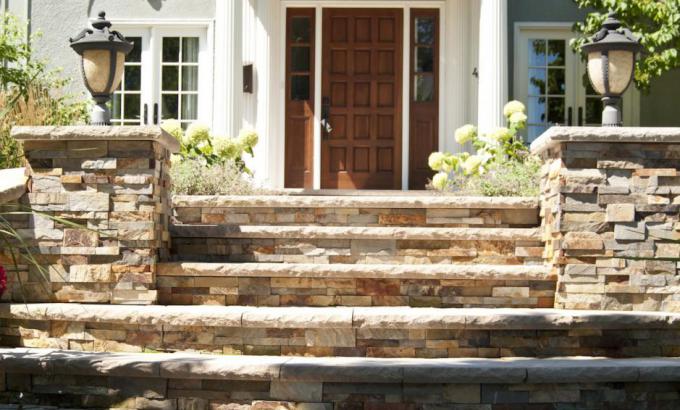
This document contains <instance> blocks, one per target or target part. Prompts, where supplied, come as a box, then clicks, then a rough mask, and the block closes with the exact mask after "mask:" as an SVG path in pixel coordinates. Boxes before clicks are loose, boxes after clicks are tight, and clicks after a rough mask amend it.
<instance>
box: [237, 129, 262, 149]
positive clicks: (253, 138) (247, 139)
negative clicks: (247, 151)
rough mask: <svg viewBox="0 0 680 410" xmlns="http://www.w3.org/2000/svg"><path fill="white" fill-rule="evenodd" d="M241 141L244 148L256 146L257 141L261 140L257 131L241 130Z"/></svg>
mask: <svg viewBox="0 0 680 410" xmlns="http://www.w3.org/2000/svg"><path fill="white" fill-rule="evenodd" d="M238 138H239V142H240V143H241V145H243V147H244V148H246V147H250V148H252V147H254V146H255V145H257V142H258V141H259V137H258V135H257V132H255V131H253V130H241V132H240V134H239V136H238Z"/></svg>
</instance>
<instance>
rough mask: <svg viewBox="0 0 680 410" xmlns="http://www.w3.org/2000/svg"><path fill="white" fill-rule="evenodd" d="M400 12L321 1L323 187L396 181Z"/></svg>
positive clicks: (392, 185)
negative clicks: (337, 6)
mask: <svg viewBox="0 0 680 410" xmlns="http://www.w3.org/2000/svg"><path fill="white" fill-rule="evenodd" d="M402 19H403V16H402V11H401V10H399V9H324V12H323V41H324V44H323V47H322V48H323V56H322V60H323V63H322V64H323V66H322V67H323V68H322V90H321V92H322V96H323V100H324V101H327V102H328V111H327V113H326V114H327V115H326V117H327V118H324V120H325V121H327V122H328V124H329V127H323V126H322V142H321V156H322V157H321V187H322V188H337V189H352V188H357V189H400V188H401V138H402V136H401V121H402V120H401V118H402V117H401V94H402V90H401V83H402V24H403V20H402Z"/></svg>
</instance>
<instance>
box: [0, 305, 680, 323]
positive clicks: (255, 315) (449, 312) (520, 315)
mask: <svg viewBox="0 0 680 410" xmlns="http://www.w3.org/2000/svg"><path fill="white" fill-rule="evenodd" d="M0 318H1V319H19V320H53V321H64V322H98V323H125V324H130V325H155V326H159V325H160V326H202V327H244V328H281V329H284V328H307V329H310V328H328V329H348V328H357V329H359V328H365V329H489V330H491V329H504V330H527V329H528V330H550V329H622V330H632V329H680V313H668V312H608V311H600V310H591V311H589V310H559V309H524V308H515V309H513V308H501V309H491V308H446V309H440V308H411V307H402V306H398V307H254V306H211V305H202V306H186V305H172V306H161V305H146V306H135V305H97V304H76V303H28V304H27V303H14V304H9V303H7V304H0Z"/></svg>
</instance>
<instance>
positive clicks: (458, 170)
mask: <svg viewBox="0 0 680 410" xmlns="http://www.w3.org/2000/svg"><path fill="white" fill-rule="evenodd" d="M503 113H504V115H505V118H506V120H507V122H508V126H507V127H499V128H497V129H495V130H493V131H491V132H489V133H487V134H483V135H480V134H479V133H478V131H477V127H475V126H474V125H471V124H468V125H465V126H463V127H461V128H459V129H457V130H456V132H455V134H454V137H455V139H456V141H457V142H458V143H459V144H465V143H467V142H471V143H472V146H473V147H474V148H475V149H476V153H475V154H470V153H469V152H463V153H460V154H451V153H448V152H433V153H432V154H430V157H429V160H428V163H429V166H430V168H431V169H432V170H433V171H437V174H436V175H435V176H434V177H433V178H432V184H431V186H432V187H433V188H435V189H437V190H440V191H458V192H459V193H473V194H478V195H487V196H496V195H521V194H524V193H526V192H533V190H532V189H531V187H532V186H533V185H534V184H535V187H536V191H537V190H538V181H537V175H538V169H537V167H536V165H535V164H536V163H537V162H538V160H537V159H535V158H533V157H531V156H530V155H529V150H528V149H527V146H526V145H525V144H524V142H523V141H522V138H521V137H520V136H519V135H518V132H519V131H520V130H522V129H523V128H524V127H525V126H526V121H527V116H526V114H525V107H524V104H522V103H521V102H519V101H510V102H509V103H507V104H506V105H505V107H504V110H503ZM509 175H514V176H515V177H521V178H520V179H519V180H517V181H514V182H513V181H512V180H508V179H507V178H508V176H509ZM482 177H483V178H482ZM515 182H516V183H515ZM527 184H528V186H526V185H527Z"/></svg>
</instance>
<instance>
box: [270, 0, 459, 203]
mask: <svg viewBox="0 0 680 410" xmlns="http://www.w3.org/2000/svg"><path fill="white" fill-rule="evenodd" d="M446 3H447V2H446V0H431V1H413V0H409V1H404V0H401V1H396V0H395V1H384V0H382V1H381V0H377V1H376V0H365V1H361V2H355V1H326V0H282V1H281V16H282V18H281V21H282V23H281V25H280V26H281V27H280V30H279V31H280V32H279V35H280V43H279V47H280V49H281V50H285V49H286V23H285V22H286V19H285V16H286V9H288V8H291V7H306V8H314V9H315V10H316V18H315V24H316V27H315V30H314V33H315V36H316V37H315V39H316V40H315V43H314V44H315V49H314V60H315V61H314V137H313V141H314V158H313V173H312V175H313V177H312V180H313V183H312V186H313V189H320V188H321V126H320V121H321V117H320V115H321V80H322V69H323V67H322V66H321V64H322V53H323V50H322V48H321V47H322V45H323V41H322V40H323V38H322V37H323V28H322V25H323V9H324V8H374V9H379V8H392V9H402V10H403V19H404V21H403V25H404V26H403V43H402V60H403V61H402V114H401V118H402V124H401V144H402V145H401V189H402V190H404V191H407V190H408V186H409V169H410V168H409V138H410V135H409V134H410V115H409V112H410V111H409V109H410V98H411V95H410V87H411V86H412V85H411V78H410V74H409V73H410V72H411V71H410V64H411V61H410V59H411V9H416V8H423V9H438V10H439V39H440V40H439V115H438V118H439V147H440V149H443V148H444V146H445V138H446V133H445V130H444V123H445V115H446V113H445V107H446V78H445V73H446V71H445V62H446V47H447V45H446V41H447V40H446V7H447V4H446ZM282 55H283V56H284V59H285V53H283V54H282ZM286 64H287V61H283V63H282V64H281V66H280V67H279V76H280V77H279V78H280V79H281V84H285V78H286ZM285 101H286V95H285V88H284V87H281V88H280V92H279V102H280V106H281V107H284V106H285ZM279 118H280V120H279V127H280V128H279V129H281V130H285V129H286V127H285V121H286V116H285V111H282V113H281V115H280V116H279ZM281 137H282V138H283V140H284V141H285V138H286V135H285V131H284V132H283V133H282V135H281ZM281 166H282V167H285V163H284V162H282V165H281ZM283 173H285V169H282V174H283Z"/></svg>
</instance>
